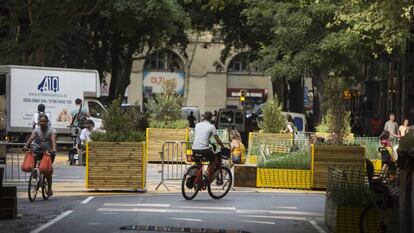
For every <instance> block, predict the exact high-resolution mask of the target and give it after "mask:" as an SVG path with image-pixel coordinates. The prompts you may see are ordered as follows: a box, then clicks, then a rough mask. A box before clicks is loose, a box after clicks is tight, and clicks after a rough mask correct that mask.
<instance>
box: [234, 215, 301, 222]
mask: <svg viewBox="0 0 414 233" xmlns="http://www.w3.org/2000/svg"><path fill="white" fill-rule="evenodd" d="M241 217H246V218H272V219H286V220H298V221H308V219H307V218H305V217H297V216H274V215H273V216H270V215H241Z"/></svg>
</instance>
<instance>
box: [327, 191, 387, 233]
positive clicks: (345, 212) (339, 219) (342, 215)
mask: <svg viewBox="0 0 414 233" xmlns="http://www.w3.org/2000/svg"><path fill="white" fill-rule="evenodd" d="M363 210H364V208H363V207H354V206H339V205H337V203H335V202H334V201H333V200H329V199H328V200H326V203H325V224H326V225H327V226H328V228H329V229H331V230H332V231H333V232H336V233H349V232H359V217H360V216H361V213H362V211H363ZM377 219H378V216H377V213H375V212H369V213H368V214H367V217H366V219H365V220H366V221H365V223H364V224H365V229H366V230H367V232H369V233H376V232H379V229H378V227H377V226H378V225H377V224H376V221H377Z"/></svg>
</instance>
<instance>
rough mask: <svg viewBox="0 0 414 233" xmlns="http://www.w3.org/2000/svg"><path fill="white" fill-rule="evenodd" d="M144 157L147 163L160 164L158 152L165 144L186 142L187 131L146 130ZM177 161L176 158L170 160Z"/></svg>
mask: <svg viewBox="0 0 414 233" xmlns="http://www.w3.org/2000/svg"><path fill="white" fill-rule="evenodd" d="M146 134H147V141H146V156H147V161H148V162H161V156H160V152H161V151H162V146H163V145H164V143H166V142H187V141H188V130H187V129H157V128H147V133H146ZM172 160H174V161H175V160H177V158H172Z"/></svg>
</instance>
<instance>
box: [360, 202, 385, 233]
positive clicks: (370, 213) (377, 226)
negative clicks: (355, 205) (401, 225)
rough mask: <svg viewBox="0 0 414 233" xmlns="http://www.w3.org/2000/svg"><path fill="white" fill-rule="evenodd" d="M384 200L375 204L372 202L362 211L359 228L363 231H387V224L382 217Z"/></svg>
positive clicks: (381, 232)
mask: <svg viewBox="0 0 414 233" xmlns="http://www.w3.org/2000/svg"><path fill="white" fill-rule="evenodd" d="M382 205H383V204H382V202H380V201H379V202H377V203H376V204H375V205H374V204H370V205H369V206H367V207H366V208H365V209H364V210H363V211H362V213H361V216H360V217H359V230H360V232H361V233H369V232H380V233H386V232H388V231H387V225H386V224H385V222H384V220H383V219H382V214H383V213H382V211H381V209H380V208H381V207H382Z"/></svg>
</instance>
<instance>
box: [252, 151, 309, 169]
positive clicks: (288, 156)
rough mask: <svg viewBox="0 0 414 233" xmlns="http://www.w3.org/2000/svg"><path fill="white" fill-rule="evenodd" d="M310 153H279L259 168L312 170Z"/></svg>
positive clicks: (273, 154)
mask: <svg viewBox="0 0 414 233" xmlns="http://www.w3.org/2000/svg"><path fill="white" fill-rule="evenodd" d="M310 157H311V156H310V153H309V151H306V150H301V151H296V152H290V153H277V152H274V153H272V154H271V155H270V157H269V159H267V160H266V161H262V162H261V164H259V167H264V168H284V169H309V168H310V161H311V158H310Z"/></svg>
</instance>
